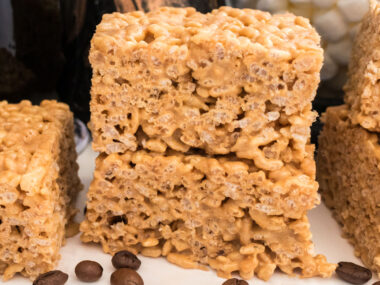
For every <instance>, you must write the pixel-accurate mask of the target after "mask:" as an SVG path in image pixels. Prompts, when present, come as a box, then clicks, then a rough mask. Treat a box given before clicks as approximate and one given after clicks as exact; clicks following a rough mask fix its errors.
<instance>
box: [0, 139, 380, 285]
mask: <svg viewBox="0 0 380 285" xmlns="http://www.w3.org/2000/svg"><path fill="white" fill-rule="evenodd" d="M95 157H96V153H94V152H93V151H92V150H91V148H90V146H88V147H87V149H86V150H85V151H84V152H83V153H82V154H81V155H80V156H79V158H78V161H79V165H80V170H79V175H80V178H81V179H82V183H83V184H84V187H85V188H84V189H85V190H84V191H82V192H81V193H80V195H79V198H78V203H77V207H78V209H80V214H78V217H77V218H78V220H81V219H83V208H84V205H85V196H86V191H87V189H88V187H89V185H90V182H91V179H92V172H93V169H94V161H95ZM308 216H309V218H310V223H311V231H312V233H313V241H314V243H315V252H317V253H322V254H324V255H326V257H327V259H328V260H329V261H330V262H336V263H337V262H339V261H352V262H355V263H358V264H361V262H360V261H359V260H358V259H357V258H356V257H355V256H354V254H353V248H352V246H351V245H350V244H349V243H348V242H347V241H346V240H345V239H343V238H341V236H340V228H339V226H338V225H337V223H336V222H335V220H333V218H332V217H331V214H330V212H329V211H328V210H327V209H326V207H325V206H324V205H320V206H318V207H317V208H315V209H313V210H312V211H310V213H309V215H308ZM61 254H62V259H61V261H60V263H59V266H58V269H60V270H62V271H63V272H66V273H68V274H69V276H70V277H69V280H68V282H67V283H66V284H67V285H83V284H96V285H99V284H109V278H110V275H111V273H112V272H113V270H114V269H113V267H112V265H111V256H110V255H108V254H105V253H103V251H102V249H101V247H100V246H99V245H88V244H82V243H81V242H80V240H79V235H77V236H75V237H73V238H70V239H68V241H67V244H66V245H65V246H64V247H63V248H62V249H61ZM139 258H140V259H141V261H142V265H141V267H140V269H139V271H138V272H139V273H140V275H141V276H142V277H143V279H144V282H145V284H146V285H151V284H152V285H153V284H154V285H161V284H162V285H164V284H165V285H178V284H180V285H194V284H200V285H203V284H208V285H221V284H222V283H223V281H224V279H221V278H219V277H217V276H216V274H215V271H213V270H210V271H201V270H188V269H182V268H179V267H177V266H175V265H172V264H170V263H169V262H167V261H166V260H165V259H164V258H157V259H153V258H146V257H142V256H139ZM85 259H91V260H95V261H97V262H99V263H100V264H101V265H102V266H103V268H104V272H103V276H102V278H101V279H100V280H99V281H98V282H95V283H83V282H80V281H79V280H78V279H77V278H76V276H75V273H74V268H75V266H76V264H77V263H78V262H80V261H82V260H85ZM376 280H377V279H373V280H372V282H371V281H370V282H368V284H372V283H373V282H375V281H376ZM248 283H249V284H255V285H256V284H257V285H259V284H262V285H263V284H275V285H297V284H309V285H320V284H323V285H328V284H342V285H343V284H347V283H345V282H342V281H340V280H339V279H337V277H336V276H333V277H332V278H330V279H322V278H309V279H298V278H290V277H288V276H286V275H285V274H283V273H281V272H276V273H275V274H274V275H273V277H272V278H271V279H270V280H269V281H268V282H263V281H261V280H259V279H257V278H254V279H252V280H250V281H249V282H248ZM0 284H7V285H24V284H25V285H26V284H28V285H30V284H31V282H30V281H29V280H27V279H25V278H23V277H20V276H17V277H15V278H13V279H12V280H10V281H8V282H6V283H2V282H0Z"/></svg>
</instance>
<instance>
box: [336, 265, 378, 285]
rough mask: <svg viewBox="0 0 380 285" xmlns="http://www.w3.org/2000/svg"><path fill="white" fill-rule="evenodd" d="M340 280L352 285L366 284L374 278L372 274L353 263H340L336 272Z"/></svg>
mask: <svg viewBox="0 0 380 285" xmlns="http://www.w3.org/2000/svg"><path fill="white" fill-rule="evenodd" d="M335 272H336V274H337V275H338V276H339V278H340V279H342V280H344V281H347V282H348V283H351V284H364V283H366V282H367V281H368V280H370V279H371V278H372V272H371V271H370V270H369V269H367V268H365V267H363V266H360V265H357V264H355V263H352V262H339V263H338V267H337V269H336V270H335Z"/></svg>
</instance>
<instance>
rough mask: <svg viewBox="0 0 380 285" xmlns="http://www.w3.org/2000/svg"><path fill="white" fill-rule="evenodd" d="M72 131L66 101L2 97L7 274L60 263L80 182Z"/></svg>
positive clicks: (3, 259) (2, 243) (0, 255)
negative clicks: (17, 101) (12, 100)
mask: <svg viewBox="0 0 380 285" xmlns="http://www.w3.org/2000/svg"><path fill="white" fill-rule="evenodd" d="M73 136H74V130H73V115H72V113H71V112H70V110H69V108H68V106H67V105H65V104H62V103H57V102H55V101H43V102H42V103H41V105H40V106H32V105H31V103H30V102H29V101H22V102H21V103H20V104H8V103H7V102H6V101H2V102H0V273H1V274H3V278H4V280H8V279H10V278H12V276H13V275H14V274H15V273H17V272H20V273H21V274H22V275H24V276H27V277H30V278H34V277H36V276H37V275H39V274H41V273H43V272H46V271H49V270H51V269H53V268H54V267H55V265H56V264H57V261H58V259H59V257H60V255H59V249H60V247H61V246H62V244H63V243H64V241H65V226H68V225H69V226H70V225H71V223H70V222H71V219H72V218H73V216H74V215H75V212H76V211H75V210H74V207H73V205H74V202H75V198H76V196H77V193H78V191H79V190H80V189H81V187H82V186H81V183H80V180H79V178H78V175H77V171H78V165H77V163H76V152H75V144H74V138H73ZM71 228H73V227H71ZM74 228H75V227H74Z"/></svg>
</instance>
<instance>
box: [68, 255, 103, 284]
mask: <svg viewBox="0 0 380 285" xmlns="http://www.w3.org/2000/svg"><path fill="white" fill-rule="evenodd" d="M75 274H76V276H77V277H78V279H79V280H80V281H83V282H95V281H97V280H99V279H100V277H102V274H103V267H102V266H101V265H100V264H99V263H97V262H95V261H91V260H83V261H81V262H79V263H78V264H77V266H76V267H75Z"/></svg>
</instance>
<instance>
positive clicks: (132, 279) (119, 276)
mask: <svg viewBox="0 0 380 285" xmlns="http://www.w3.org/2000/svg"><path fill="white" fill-rule="evenodd" d="M111 285H144V281H143V280H142V278H141V276H140V275H139V274H138V273H137V272H136V271H134V270H132V269H130V268H120V269H118V270H116V271H115V272H114V273H112V275H111Z"/></svg>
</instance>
